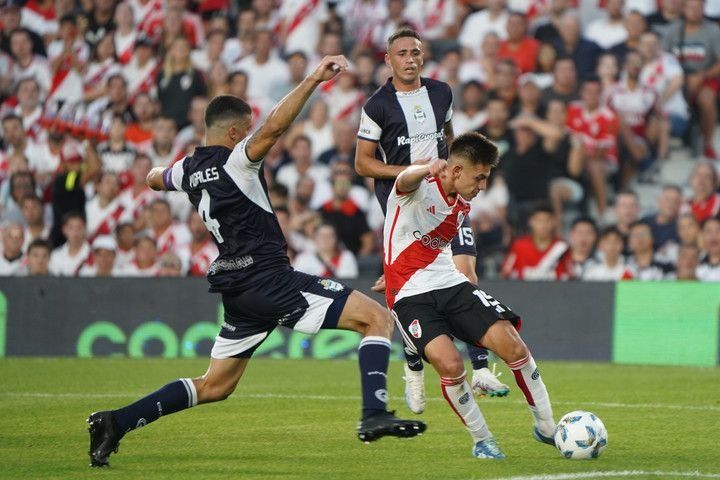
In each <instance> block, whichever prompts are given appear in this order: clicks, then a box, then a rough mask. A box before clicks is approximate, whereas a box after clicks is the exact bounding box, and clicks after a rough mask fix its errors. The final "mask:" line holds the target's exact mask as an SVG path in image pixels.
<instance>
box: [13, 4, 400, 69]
mask: <svg viewBox="0 0 720 480" xmlns="http://www.w3.org/2000/svg"><path fill="white" fill-rule="evenodd" d="M24 3H25V2H23V1H22V0H6V1H5V2H3V3H2V5H0V52H5V53H7V54H10V35H11V34H12V32H14V31H15V30H17V29H19V28H20V27H21V22H22V6H23V4H24ZM25 31H26V32H27V34H28V35H29V36H30V42H31V44H32V51H33V53H34V54H36V55H41V56H45V43H44V42H43V39H42V38H41V37H40V35H38V33H37V32H35V31H34V30H29V29H26V30H25ZM386 38H387V37H386Z"/></svg>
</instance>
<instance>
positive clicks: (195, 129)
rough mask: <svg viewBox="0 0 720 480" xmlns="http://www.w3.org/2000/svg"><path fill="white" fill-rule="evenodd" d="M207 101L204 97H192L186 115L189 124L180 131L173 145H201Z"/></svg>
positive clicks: (203, 136) (203, 135)
mask: <svg viewBox="0 0 720 480" xmlns="http://www.w3.org/2000/svg"><path fill="white" fill-rule="evenodd" d="M208 101H209V100H208V98H207V97H204V96H196V97H193V98H192V100H191V101H190V107H189V110H188V114H187V117H188V121H189V122H190V123H189V124H188V125H187V126H186V127H185V128H182V129H180V131H179V132H178V134H177V137H176V138H175V143H176V144H178V145H179V146H180V147H185V146H186V145H188V144H189V143H199V144H201V145H202V143H203V141H204V138H205V107H207V104H208Z"/></svg>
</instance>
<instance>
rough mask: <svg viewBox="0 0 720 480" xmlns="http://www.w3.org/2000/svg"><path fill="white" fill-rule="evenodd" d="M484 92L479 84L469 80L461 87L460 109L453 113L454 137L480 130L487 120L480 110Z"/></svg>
mask: <svg viewBox="0 0 720 480" xmlns="http://www.w3.org/2000/svg"><path fill="white" fill-rule="evenodd" d="M484 93H485V92H484V91H483V88H482V85H481V84H480V82H477V81H475V80H471V81H469V82H467V83H465V84H463V86H462V94H461V105H462V107H461V108H460V109H458V110H455V112H453V116H452V125H453V132H454V133H455V135H462V134H463V133H465V132H472V131H474V130H477V129H478V128H480V127H481V126H482V125H483V124H484V123H485V121H486V119H487V112H485V111H484V110H483V109H482V106H483V100H484V99H483V96H484Z"/></svg>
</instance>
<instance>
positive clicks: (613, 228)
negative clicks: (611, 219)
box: [600, 225, 625, 243]
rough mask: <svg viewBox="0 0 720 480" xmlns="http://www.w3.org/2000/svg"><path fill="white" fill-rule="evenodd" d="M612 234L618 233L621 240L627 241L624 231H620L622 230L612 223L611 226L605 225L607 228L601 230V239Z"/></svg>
mask: <svg viewBox="0 0 720 480" xmlns="http://www.w3.org/2000/svg"><path fill="white" fill-rule="evenodd" d="M610 235H616V236H618V237H619V238H620V240H622V241H623V243H625V238H624V237H623V234H622V232H620V230H618V228H617V227H616V226H614V225H611V226H609V227H605V228H603V229H602V231H601V232H600V238H601V239H602V238H605V237H609V236H610Z"/></svg>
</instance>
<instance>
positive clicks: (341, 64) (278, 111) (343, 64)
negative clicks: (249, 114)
mask: <svg viewBox="0 0 720 480" xmlns="http://www.w3.org/2000/svg"><path fill="white" fill-rule="evenodd" d="M347 68H348V62H347V59H346V58H345V57H344V56H342V55H333V56H327V57H325V58H323V59H322V61H321V62H320V64H319V65H318V66H317V67H316V68H315V71H313V73H311V74H310V75H308V76H307V77H306V78H305V79H304V80H303V81H302V82H300V85H298V86H297V87H295V88H294V89H293V91H291V92H290V93H288V94H287V95H286V96H285V98H283V99H282V100H280V102H279V103H278V104H277V105H275V108H273V109H272V110H271V111H270V113H269V114H268V116H267V118H266V119H265V122H264V123H263V124H262V126H261V127H260V129H259V130H258V131H257V132H255V133H254V134H253V135H252V137H250V140H249V141H248V143H247V146H246V147H245V148H246V152H247V155H248V158H249V159H250V161H251V162H258V161H260V160H262V159H263V158H264V157H265V154H266V153H267V152H268V150H270V148H272V146H273V145H274V144H275V142H277V140H278V138H280V136H281V135H282V134H283V133H285V131H286V130H287V129H288V128H289V127H290V125H291V124H292V122H293V120H295V117H297V116H298V114H299V113H300V110H302V108H303V106H304V105H305V102H307V99H308V98H310V94H312V92H313V91H314V90H315V88H317V86H318V85H320V84H321V83H322V82H325V81H327V80H330V79H331V78H333V77H334V76H335V75H337V74H338V73H340V72H342V71H345V70H347Z"/></svg>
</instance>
